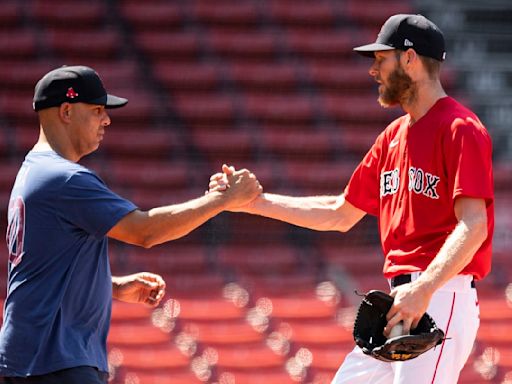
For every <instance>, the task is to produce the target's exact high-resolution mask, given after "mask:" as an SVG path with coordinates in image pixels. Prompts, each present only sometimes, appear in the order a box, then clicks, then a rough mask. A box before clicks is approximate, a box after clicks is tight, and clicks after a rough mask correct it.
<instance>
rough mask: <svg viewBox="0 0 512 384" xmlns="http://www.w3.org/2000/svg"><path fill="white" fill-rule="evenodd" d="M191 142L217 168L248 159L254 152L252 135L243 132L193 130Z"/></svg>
mask: <svg viewBox="0 0 512 384" xmlns="http://www.w3.org/2000/svg"><path fill="white" fill-rule="evenodd" d="M192 142H193V143H194V145H195V146H196V147H197V148H198V149H199V151H200V152H201V153H202V154H203V155H205V156H207V157H208V159H209V161H210V162H211V163H212V164H215V163H216V164H218V166H220V165H222V164H223V163H237V162H239V161H242V160H247V159H250V158H252V156H253V154H254V151H255V148H254V139H253V134H252V133H251V132H249V131H245V130H244V131H236V130H226V129H211V128H210V129H194V130H193V132H192Z"/></svg>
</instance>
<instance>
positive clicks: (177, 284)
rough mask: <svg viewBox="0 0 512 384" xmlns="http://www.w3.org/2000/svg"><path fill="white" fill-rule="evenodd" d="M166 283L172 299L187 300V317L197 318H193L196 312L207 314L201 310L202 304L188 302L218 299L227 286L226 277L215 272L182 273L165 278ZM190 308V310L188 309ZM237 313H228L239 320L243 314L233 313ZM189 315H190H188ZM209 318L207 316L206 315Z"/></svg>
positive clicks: (185, 302) (236, 311)
mask: <svg viewBox="0 0 512 384" xmlns="http://www.w3.org/2000/svg"><path fill="white" fill-rule="evenodd" d="M165 281H166V290H167V291H168V292H169V293H170V295H171V297H173V298H176V299H178V301H180V302H181V300H185V301H184V304H185V305H186V306H187V308H186V309H185V316H188V317H191V318H195V317H194V316H193V314H194V311H198V312H199V313H201V312H203V313H204V312H205V310H204V309H201V302H199V303H198V304H197V305H195V304H194V301H187V300H190V299H196V298H197V299H201V298H203V299H204V298H208V297H215V298H218V297H219V296H221V295H222V290H223V288H224V286H225V280H224V277H223V276H222V275H221V274H219V273H215V272H212V271H210V272H208V273H206V274H197V273H180V274H171V275H167V276H166V278H165ZM188 307H190V308H188ZM229 308H230V312H235V313H234V314H231V313H228V314H227V316H232V317H235V318H238V317H239V316H240V315H241V312H240V311H238V310H234V311H231V310H232V308H231V307H229ZM187 313H188V315H187ZM204 315H205V316H207V314H204Z"/></svg>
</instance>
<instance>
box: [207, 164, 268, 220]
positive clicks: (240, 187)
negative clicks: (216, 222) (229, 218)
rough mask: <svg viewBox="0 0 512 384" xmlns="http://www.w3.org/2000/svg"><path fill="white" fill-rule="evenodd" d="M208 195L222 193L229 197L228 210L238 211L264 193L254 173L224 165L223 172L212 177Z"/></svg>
mask: <svg viewBox="0 0 512 384" xmlns="http://www.w3.org/2000/svg"><path fill="white" fill-rule="evenodd" d="M208 188H209V189H208V191H206V194H209V193H214V192H220V193H223V194H225V196H226V197H228V203H227V210H230V211H237V210H242V208H243V207H245V206H247V205H248V204H249V203H251V202H252V201H254V200H255V199H256V198H257V197H258V196H259V195H260V194H261V193H262V191H263V187H262V186H261V185H260V183H259V181H258V179H257V178H256V176H255V175H254V173H252V172H250V171H249V170H247V169H245V168H244V169H240V170H238V171H237V170H236V169H235V167H233V166H228V165H226V164H224V165H223V166H222V172H218V173H215V174H214V175H212V176H211V177H210V184H209V186H208Z"/></svg>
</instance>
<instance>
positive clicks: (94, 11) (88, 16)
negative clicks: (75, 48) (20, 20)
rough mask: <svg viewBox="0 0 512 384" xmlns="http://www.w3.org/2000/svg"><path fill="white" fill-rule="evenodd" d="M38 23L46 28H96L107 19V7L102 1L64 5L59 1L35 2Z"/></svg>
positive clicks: (33, 8) (33, 9)
mask: <svg viewBox="0 0 512 384" xmlns="http://www.w3.org/2000/svg"><path fill="white" fill-rule="evenodd" d="M31 10H32V13H33V15H34V17H35V19H36V20H37V21H39V22H40V23H42V24H43V25H45V26H50V27H65V28H66V29H68V28H69V26H73V28H74V29H78V28H84V27H90V28H92V27H95V26H97V25H98V22H99V21H101V20H104V19H105V15H106V13H107V12H106V7H105V5H104V3H103V2H100V1H73V3H62V2H57V1H47V0H35V1H34V4H33V5H32V7H31Z"/></svg>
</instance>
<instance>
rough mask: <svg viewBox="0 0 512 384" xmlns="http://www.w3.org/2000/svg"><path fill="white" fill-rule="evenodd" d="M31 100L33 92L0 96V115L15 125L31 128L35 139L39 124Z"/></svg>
mask: <svg viewBox="0 0 512 384" xmlns="http://www.w3.org/2000/svg"><path fill="white" fill-rule="evenodd" d="M32 99H33V92H30V93H29V92H28V91H23V92H16V93H14V92H12V93H3V94H0V113H3V115H4V117H6V118H7V119H8V120H9V121H10V122H11V123H13V124H15V125H20V126H23V127H27V126H30V127H32V129H33V131H34V132H35V134H36V137H37V135H38V133H39V130H38V127H39V123H38V119H37V114H36V113H34V110H33V108H32ZM34 144H35V141H34Z"/></svg>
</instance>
